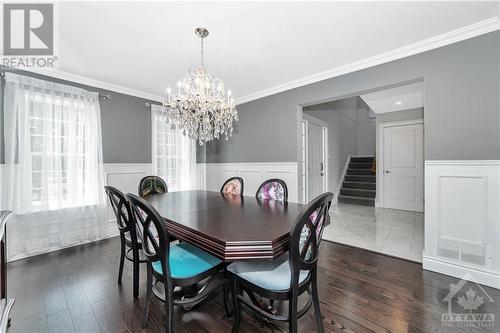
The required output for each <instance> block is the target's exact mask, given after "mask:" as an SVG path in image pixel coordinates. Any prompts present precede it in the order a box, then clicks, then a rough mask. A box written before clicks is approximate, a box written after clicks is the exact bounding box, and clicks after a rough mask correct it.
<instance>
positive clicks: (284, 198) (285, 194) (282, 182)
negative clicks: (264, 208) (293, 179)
mask: <svg viewBox="0 0 500 333" xmlns="http://www.w3.org/2000/svg"><path fill="white" fill-rule="evenodd" d="M273 182H275V183H279V184H280V185H281V186H283V191H284V193H283V202H288V187H287V186H286V183H285V181H284V180H283V179H279V178H271V179H268V180H266V181H264V182H263V183H262V184H260V186H259V188H258V189H257V192H255V198H257V199H259V192H260V190H261V189H262V188H263V187H264V186H265V185H266V184H268V183H273Z"/></svg>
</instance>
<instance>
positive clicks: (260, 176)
mask: <svg viewBox="0 0 500 333" xmlns="http://www.w3.org/2000/svg"><path fill="white" fill-rule="evenodd" d="M201 164H205V163H198V164H197V168H198V170H200V169H204V170H205V173H206V190H208V191H215V192H219V191H220V188H221V186H222V184H223V183H224V181H226V180H227V179H228V178H229V177H234V176H238V177H241V178H243V182H244V190H243V194H244V195H245V196H250V197H253V196H254V195H255V192H256V191H257V188H258V187H259V185H260V184H262V182H263V181H265V180H266V179H270V178H281V179H283V180H284V181H285V182H286V184H287V186H288V201H290V202H299V201H298V200H299V186H298V183H297V179H298V177H297V164H298V163H297V162H262V163H258V162H251V163H206V164H205V165H204V166H202V165H201Z"/></svg>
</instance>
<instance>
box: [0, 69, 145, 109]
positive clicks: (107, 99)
mask: <svg viewBox="0 0 500 333" xmlns="http://www.w3.org/2000/svg"><path fill="white" fill-rule="evenodd" d="M5 73H6V71H0V77H4V76H5ZM98 95H99V97H101V98H102V99H103V100H105V101H109V100H111V99H112V96H111V95H110V94H101V93H99V92H98ZM144 105H145V106H146V107H148V108H149V107H151V103H149V102H146V103H144Z"/></svg>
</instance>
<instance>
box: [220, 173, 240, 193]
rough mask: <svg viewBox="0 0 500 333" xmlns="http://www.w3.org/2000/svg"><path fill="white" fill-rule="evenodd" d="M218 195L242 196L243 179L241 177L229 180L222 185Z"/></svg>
mask: <svg viewBox="0 0 500 333" xmlns="http://www.w3.org/2000/svg"><path fill="white" fill-rule="evenodd" d="M220 193H222V194H232V195H239V196H243V178H241V177H231V178H229V179H228V180H226V181H225V182H224V184H223V185H222V187H221V189H220Z"/></svg>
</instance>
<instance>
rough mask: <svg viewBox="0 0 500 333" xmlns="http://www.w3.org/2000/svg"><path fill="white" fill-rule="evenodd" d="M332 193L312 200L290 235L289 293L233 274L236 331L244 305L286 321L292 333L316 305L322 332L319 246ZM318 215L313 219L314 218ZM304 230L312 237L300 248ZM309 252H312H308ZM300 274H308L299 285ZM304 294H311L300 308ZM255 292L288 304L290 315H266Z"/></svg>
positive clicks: (272, 300)
mask: <svg viewBox="0 0 500 333" xmlns="http://www.w3.org/2000/svg"><path fill="white" fill-rule="evenodd" d="M332 198H333V194H332V193H330V192H328V193H325V194H322V195H320V196H318V197H317V198H315V199H313V200H312V201H311V202H310V203H309V204H308V205H307V206H306V207H305V208H304V210H303V211H302V213H301V214H300V215H299V216H298V217H297V220H296V222H295V225H294V227H293V229H292V232H291V233H290V248H289V263H290V269H291V281H290V288H289V289H287V290H279V291H277V290H267V289H264V288H261V287H260V286H257V285H254V284H253V283H251V282H249V281H247V280H245V279H243V278H241V277H239V276H238V275H236V274H233V273H231V272H230V279H231V283H232V286H233V303H234V307H235V321H234V326H233V332H238V329H239V325H240V321H241V310H242V305H245V306H246V307H247V308H249V309H250V310H251V311H253V312H254V313H256V314H259V315H261V316H263V317H264V318H266V319H267V320H270V321H277V322H286V323H288V324H289V331H290V332H291V333H294V332H297V320H298V318H300V317H302V316H303V315H304V314H305V313H306V312H307V311H308V310H309V308H310V307H311V305H313V304H314V310H315V315H316V323H317V325H318V331H319V332H323V324H322V322H321V310H320V306H319V296H318V284H317V262H318V256H319V245H320V243H321V236H322V234H323V229H324V226H325V225H326V223H327V218H328V211H329V209H330V205H331V202H332ZM313 214H316V216H315V218H314V220H311V216H313ZM304 228H308V229H309V234H308V236H307V238H306V239H305V241H304V243H303V244H302V246H301V235H302V231H303V229H304ZM309 249H310V252H309ZM301 271H308V272H309V274H308V275H307V277H306V279H305V280H304V281H302V282H301V283H299V275H300V272H301ZM243 290H244V291H245V292H247V294H248V295H249V297H250V299H249V298H247V297H244V295H243V293H242V291H243ZM304 292H307V293H308V294H309V296H310V297H309V299H308V302H307V304H306V305H305V306H304V307H302V308H301V309H298V297H299V296H300V295H302V294H303V293H304ZM252 293H256V294H258V295H259V296H261V297H264V298H268V299H270V300H271V305H272V304H273V302H274V301H288V305H289V307H288V314H287V315H278V314H275V313H273V312H267V311H265V310H264V309H262V308H261V307H259V306H257V305H256V304H255V303H254V302H252V300H251V299H252V295H251V294H252Z"/></svg>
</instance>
